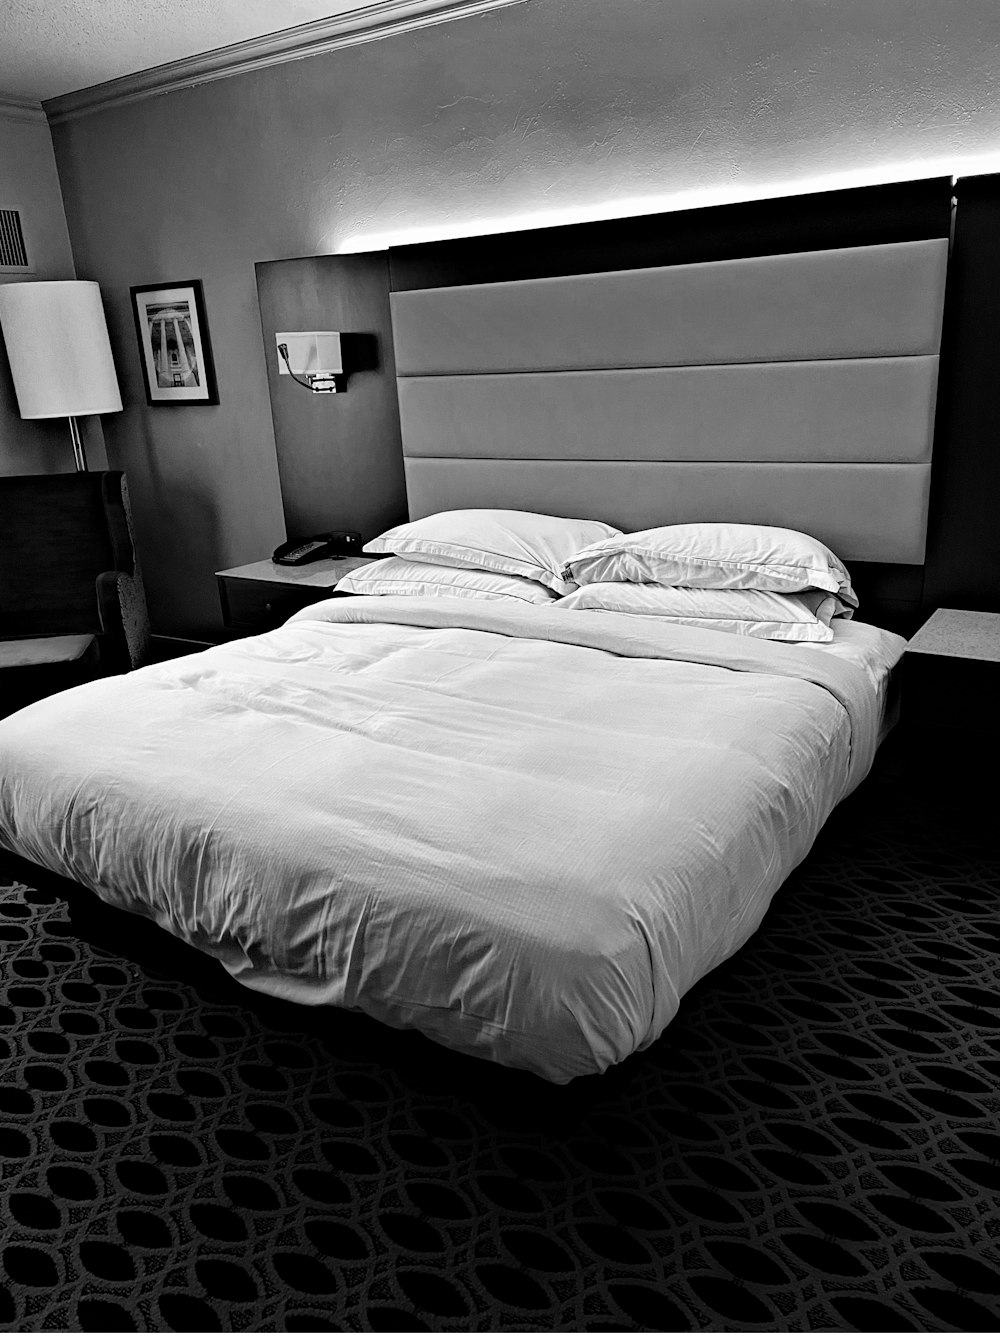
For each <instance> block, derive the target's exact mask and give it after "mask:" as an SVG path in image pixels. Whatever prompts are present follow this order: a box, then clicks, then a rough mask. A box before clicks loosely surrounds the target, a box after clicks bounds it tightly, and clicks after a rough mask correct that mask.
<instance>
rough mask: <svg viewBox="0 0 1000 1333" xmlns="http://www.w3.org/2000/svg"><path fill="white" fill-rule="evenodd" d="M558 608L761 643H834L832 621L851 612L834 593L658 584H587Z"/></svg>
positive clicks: (557, 604) (563, 599)
mask: <svg viewBox="0 0 1000 1333" xmlns="http://www.w3.org/2000/svg"><path fill="white" fill-rule="evenodd" d="M556 606H557V607H560V608H562V609H564V610H567V611H618V612H624V613H626V614H627V615H633V616H657V617H658V618H659V619H660V620H669V621H671V622H672V623H673V624H675V625H694V626H696V627H697V628H698V629H720V630H725V631H727V633H729V634H748V635H750V636H751V637H752V638H755V639H786V640H788V641H790V642H793V643H794V642H798V643H829V642H830V640H831V639H832V638H833V630H832V629H831V628H830V621H831V620H832V619H833V617H834V616H838V615H850V614H851V612H850V609H849V608H844V606H843V604H842V603H841V602H840V601H839V600H838V598H836V597H834V596H833V595H832V593H828V592H819V591H812V592H800V593H781V592H765V591H762V590H761V589H759V588H664V587H660V586H659V585H657V584H652V583H587V584H584V586H583V587H582V588H578V589H577V591H576V592H572V593H570V595H569V596H568V597H560V598H559V599H558V600H557V601H556Z"/></svg>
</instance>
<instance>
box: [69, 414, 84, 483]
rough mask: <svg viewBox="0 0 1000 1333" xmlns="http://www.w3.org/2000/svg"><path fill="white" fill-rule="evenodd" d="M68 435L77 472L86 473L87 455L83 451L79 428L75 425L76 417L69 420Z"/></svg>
mask: <svg viewBox="0 0 1000 1333" xmlns="http://www.w3.org/2000/svg"><path fill="white" fill-rule="evenodd" d="M69 434H70V439H71V440H72V441H73V457H74V458H75V459H76V470H77V472H86V471H87V455H86V454H85V453H84V451H83V440H82V439H81V437H80V427H79V425H78V424H77V420H76V417H70V418H69Z"/></svg>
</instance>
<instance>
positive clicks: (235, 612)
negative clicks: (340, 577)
mask: <svg viewBox="0 0 1000 1333" xmlns="http://www.w3.org/2000/svg"><path fill="white" fill-rule="evenodd" d="M219 588H220V589H221V591H222V605H223V614H224V618H225V621H226V624H227V625H232V626H233V627H234V628H236V627H238V628H246V629H255V630H260V631H262V630H266V629H274V628H275V627H276V626H278V625H280V624H282V623H283V622H284V621H286V620H287V619H288V617H289V616H290V615H293V614H294V613H295V612H296V611H301V610H302V608H303V607H304V606H311V605H312V603H313V602H321V601H323V599H324V598H326V597H332V596H333V591H332V590H331V589H327V588H314V587H309V586H302V587H290V586H289V585H288V584H285V583H264V582H260V583H256V582H254V581H253V580H252V579H227V578H221V579H220V580H219Z"/></svg>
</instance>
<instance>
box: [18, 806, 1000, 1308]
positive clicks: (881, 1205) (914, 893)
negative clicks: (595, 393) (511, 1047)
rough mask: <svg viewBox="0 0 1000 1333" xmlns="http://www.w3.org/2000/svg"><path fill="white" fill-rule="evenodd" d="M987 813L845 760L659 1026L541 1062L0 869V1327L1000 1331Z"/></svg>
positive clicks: (997, 1022) (999, 1073)
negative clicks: (840, 781)
mask: <svg viewBox="0 0 1000 1333" xmlns="http://www.w3.org/2000/svg"><path fill="white" fill-rule="evenodd" d="M983 830H984V825H982V824H981V823H977V822H976V821H973V820H969V821H967V822H963V816H961V815H960V814H955V813H947V812H942V811H941V810H939V809H936V808H935V807H934V806H932V805H924V804H915V803H913V802H911V801H909V800H908V799H907V798H906V796H905V794H904V792H903V791H902V790H896V789H888V788H886V787H885V786H884V785H883V786H879V785H878V784H876V783H869V784H866V785H865V787H864V788H862V791H861V792H860V793H858V794H857V795H856V796H855V797H853V798H852V799H851V800H850V801H849V802H847V803H845V805H843V806H841V807H840V809H839V810H838V811H837V812H836V813H835V814H834V816H833V818H832V819H831V821H830V822H829V823H828V825H827V827H826V829H825V830H824V832H823V834H822V835H821V837H820V840H819V842H818V843H817V845H816V847H815V848H814V850H813V852H812V854H811V855H810V857H809V859H808V860H807V861H806V862H805V863H804V865H803V866H802V867H800V869H799V871H798V872H797V873H796V874H795V875H794V876H793V878H792V879H791V880H790V881H789V883H788V884H787V885H786V886H785V887H784V889H783V890H782V891H781V892H780V894H779V895H778V897H777V898H776V899H775V902H774V904H773V906H772V909H771V911H770V913H769V915H768V917H767V919H766V921H765V923H764V925H763V927H762V929H761V930H760V931H759V932H758V934H757V935H756V936H755V937H754V938H753V940H752V941H751V942H750V943H749V944H748V945H747V946H746V947H745V948H744V949H743V950H742V951H741V952H740V953H739V954H738V955H737V956H736V957H735V958H734V959H732V960H730V962H729V963H727V964H726V965H724V966H723V967H722V968H719V969H718V970H717V971H716V972H714V973H713V974H712V975H711V976H710V977H708V978H706V980H705V981H703V982H702V983H701V984H700V985H699V986H698V987H697V988H696V989H695V990H694V991H693V992H692V993H691V994H690V995H689V996H688V997H687V998H686V1000H685V1002H684V1005H683V1008H682V1010H681V1013H680V1015H679V1017H678V1018H677V1019H676V1020H675V1022H674V1023H673V1024H672V1025H671V1026H670V1027H669V1029H668V1030H667V1032H666V1033H665V1034H664V1035H663V1037H662V1038H661V1040H660V1041H659V1042H658V1043H656V1045H655V1046H654V1047H653V1048H652V1049H651V1050H649V1051H647V1052H645V1053H643V1054H640V1055H638V1056H635V1057H633V1058H632V1059H630V1060H628V1061H627V1062H626V1063H625V1064H623V1065H622V1066H621V1067H619V1068H618V1069H615V1070H613V1071H611V1072H610V1073H608V1074H607V1075H604V1076H602V1077H599V1078H591V1079H586V1080H581V1081H578V1082H577V1083H575V1084H571V1085H569V1086H568V1087H567V1088H561V1089H560V1088H553V1087H550V1086H548V1085H546V1084H544V1083H542V1082H541V1081H540V1080H537V1079H535V1078H534V1077H532V1076H530V1075H526V1074H517V1073H512V1072H510V1071H505V1070H502V1069H497V1068H494V1067H493V1066H490V1065H487V1064H485V1063H482V1062H479V1061H475V1060H471V1059H467V1058H464V1057H460V1056H456V1055H453V1054H449V1053H448V1052H446V1051H443V1050H440V1049H439V1048H437V1047H435V1046H433V1045H432V1044H431V1043H429V1042H427V1041H425V1040H424V1039H423V1038H422V1037H419V1036H417V1035H415V1034H412V1033H410V1034H408V1033H394V1032H391V1031H387V1030H386V1029H384V1028H382V1027H380V1026H378V1025H377V1024H375V1023H373V1022H371V1021H370V1020H367V1019H365V1018H363V1017H359V1016H356V1015H349V1014H337V1013H333V1014H331V1013H324V1014H317V1013H316V1012H315V1011H303V1010H297V1009H292V1008H291V1007H289V1006H285V1005H282V1004H279V1003H276V1002H267V1001H263V1000H258V999H256V998H255V997H253V996H252V995H250V994H249V993H247V992H245V991H243V990H242V989H240V988H238V987H236V986H235V985H234V984H232V983H229V982H228V980H227V979H225V978H224V977H223V976H222V975H221V973H219V972H218V971H217V970H215V966H214V964H206V965H204V966H201V965H200V964H199V965H198V966H195V965H194V964H193V963H192V962H191V958H192V956H191V955H189V954H188V952H187V951H186V950H183V949H181V948H180V946H175V945H174V944H173V943H172V941H170V940H169V939H168V938H166V937H165V936H163V934H162V933H161V932H159V931H156V930H155V928H153V927H148V926H145V925H143V923H141V922H138V921H133V920H132V919H131V918H126V917H123V916H122V914H118V913H114V912H111V911H110V910H109V909H102V910H96V909H94V908H92V907H91V906H90V905H89V903H88V902H86V895H80V896H78V897H71V900H70V904H69V906H68V907H67V903H66V902H65V901H64V900H63V899H62V898H61V897H60V896H58V894H57V893H55V892H53V891H51V890H47V889H46V890H41V891H40V890H38V889H26V888H22V887H18V886H17V885H10V886H9V887H6V888H2V889H0V964H2V972H0V978H2V980H0V1058H2V1063H0V1069H2V1083H0V1171H2V1198H0V1229H2V1237H0V1267H2V1271H0V1280H2V1281H3V1283H4V1284H5V1285H4V1286H3V1287H2V1288H0V1324H2V1325H3V1326H5V1327H11V1328H15V1329H19V1330H36V1329H107V1330H110V1329H176V1330H202V1329H261V1330H264V1329H279V1330H280V1329H288V1330H294V1329H399V1330H404V1329H462V1330H464V1329H470V1330H471V1329H593V1330H598V1329H622V1330H630V1329H663V1330H666V1329H713V1330H715V1329H718V1330H729V1329H739V1330H743V1329H761V1330H766V1329H782V1330H785V1329H787V1330H792V1329H870V1330H893V1329H928V1330H929V1329H933V1330H937V1329H960V1330H972V1329H995V1328H997V1327H1000V1126H998V1124H997V1118H998V1113H1000V980H998V978H997V968H998V962H1000V915H998V911H997V909H998V905H1000V865H998V859H997V854H996V848H995V846H994V845H993V844H992V843H991V842H990V841H989V840H988V838H987V836H986V833H985V832H984V831H983ZM180 978H183V979H180Z"/></svg>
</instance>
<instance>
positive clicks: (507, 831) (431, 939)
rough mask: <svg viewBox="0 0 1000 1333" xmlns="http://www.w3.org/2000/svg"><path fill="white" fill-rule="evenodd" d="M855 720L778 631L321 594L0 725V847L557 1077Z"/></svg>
mask: <svg viewBox="0 0 1000 1333" xmlns="http://www.w3.org/2000/svg"><path fill="white" fill-rule="evenodd" d="M878 722H879V715H878V704H877V692H876V689H875V688H874V686H873V684H872V681H871V679H870V678H869V676H868V675H867V674H866V673H865V672H864V671H862V670H861V669H859V668H858V667H857V666H856V665H853V664H852V663H851V662H849V661H844V660H838V659H837V658H836V657H835V656H832V655H827V654H822V653H819V652H811V653H810V652H803V651H802V648H801V645H798V644H793V645H788V644H779V643H771V642H768V641H764V640H750V639H746V638H742V637H738V636H735V635H727V634H722V633H719V632H717V631H712V630H701V629H688V628H682V627H678V626H672V625H667V624H663V623H657V622H655V621H652V620H651V619H650V618H648V617H633V616H613V615H610V614H607V613H600V612H585V611H578V612H573V613H572V614H570V613H568V612H566V611H559V610H549V609H546V608H539V607H535V606H524V607H522V606H519V605H501V604H496V603H484V602H473V601H470V600H463V599H459V598H434V599H423V598H420V599H414V598H394V597H383V598H353V599H337V600H332V601H328V602H322V603H319V604H318V605H315V606H312V607H309V608H307V609H306V610H305V611H302V612H299V613H298V614H297V615H296V616H294V617H293V618H292V620H291V621H290V622H288V623H287V624H286V625H285V626H283V627H282V628H280V629H278V630H275V631H273V632H272V633H269V634H264V635H261V636H259V637H256V638H249V639H242V640H239V641H237V642H234V643H229V644H225V645H223V646H220V647H217V648H213V649H210V650H208V651H206V652H203V653H199V654H197V655H195V656H192V657H187V658H180V659H178V660H175V661H172V662H168V663H165V664H162V665H159V666H154V667H148V668H146V669H144V670H141V671H138V672H134V673H132V674H131V675H128V676H124V677H116V678H112V679H108V680H103V681H98V682H95V683H92V684H89V685H84V686H81V687H79V688H77V689H74V690H69V691H67V692H65V693H63V694H59V695H56V696H54V697H52V698H50V699H47V700H44V701H43V702H41V703H38V704H35V705H33V706H32V707H30V708H27V709H24V710H23V711H21V712H20V713H16V714H14V715H13V716H11V717H9V718H7V719H6V720H4V721H2V722H0V845H3V846H4V847H6V848H8V849H9V850H11V851H13V852H16V853H18V854H19V855H21V856H23V857H26V858H28V859H29V860H31V861H33V862H36V863H38V864H39V865H43V866H46V867H48V868H49V869H51V870H53V871H56V872H57V873H59V874H61V875H65V876H67V877H69V878H70V879H73V880H76V881H78V882H79V883H81V884H83V885H86V886H88V887H89V888H90V889H92V890H93V891H94V892H95V893H97V894H98V895H99V896H100V897H101V898H103V899H105V900H106V901H107V902H109V903H113V904H116V905H117V906H120V907H123V908H127V909H129V910H131V911H134V912H139V913H142V914H144V915H146V916H149V917H152V918H153V919H154V920H155V921H157V922H158V923H159V924H160V925H161V926H163V927H164V928H165V929H167V930H169V931H171V932H172V933H173V934H175V935H177V936H179V937H180V938H182V939H184V940H186V941H188V942H189V943H191V944H193V945H195V946H197V947H198V948H199V949H201V950H204V951H205V952H207V953H209V954H212V955H214V956H215V957H216V958H218V959H219V960H220V961H221V962H222V963H223V964H224V966H225V967H226V968H227V969H228V970H229V971H230V972H231V973H232V975H233V976H235V977H236V978H237V979H238V980H239V981H241V982H243V983H244V984H245V985H247V986H249V987H252V988H254V989H257V990H260V991H266V992H269V993H272V994H276V995H280V996H284V997H286V998H289V999H292V1000H295V1001H299V1002H302V1003H306V1004H333V1005H340V1006H346V1007H349V1008H356V1009H361V1010H363V1011H365V1012H366V1013H368V1014H371V1015H373V1016H374V1017H375V1018H377V1019H380V1020H381V1021H383V1022H385V1023H388V1024H392V1025H394V1026H399V1027H416V1028H419V1029H421V1030H422V1031H423V1032H425V1033H426V1034H427V1035H428V1036H430V1037H432V1038H433V1039H434V1040H436V1041H439V1042H442V1043H444V1044H445V1045H448V1046H451V1047H455V1048H457V1049H459V1050H462V1051H467V1052H470V1053H472V1054H475V1055H479V1056H484V1057H487V1058H489V1059H493V1060H497V1061H500V1062H501V1063H504V1064H508V1065H513V1066H519V1067H522V1068H525V1069H529V1070H533V1071H534V1072H535V1073H537V1074H540V1075H542V1076H543V1077H545V1078H547V1079H550V1080H553V1081H555V1082H559V1083H561V1082H566V1081H568V1080H569V1079H572V1078H574V1077H576V1076H577V1075H580V1074H588V1073H594V1072H597V1071H599V1070H603V1069H605V1068H607V1067H608V1066H609V1065H611V1064H614V1063H615V1062H617V1061H619V1060H622V1059H624V1058H625V1057H626V1056H627V1055H629V1054H630V1053H631V1052H633V1051H635V1050H639V1049H642V1048H643V1047H645V1046H648V1045H649V1044H650V1043H651V1042H652V1041H654V1040H655V1039H656V1037H657V1036H658V1035H659V1034H660V1033H661V1032H662V1031H663V1028H664V1027H665V1026H666V1024H667V1023H669V1021H670V1019H671V1018H672V1017H673V1015H674V1013H675V1012H676V1010H677V1007H678V1003H679V1000H680V997H681V996H682V995H683V994H684V992H685V991H686V990H688V988H689V987H690V986H691V985H693V983H694V982H695V981H697V980H698V978H699V977H701V976H703V975H704V974H705V973H706V972H707V971H709V969H711V968H712V967H714V966H716V964H718V963H719V962H721V961H722V960H723V959H724V958H726V957H727V956H728V955H730V954H731V953H732V952H733V951H734V950H735V949H736V948H738V947H739V945H740V944H741V943H743V941H744V940H746V938H747V937H748V936H749V935H750V934H751V933H752V932H753V930H754V929H755V928H756V926H757V925H758V923H759V922H760V920H761V917H762V916H763V914H764V912H765V910H766V908H767V905H768V903H769V901H770V899H771V897H772V895H773V894H774V892H775V890H776V889H777V888H778V887H779V885H780V884H781V883H782V881H783V880H784V879H785V877H786V876H787V875H788V873H789V871H790V870H791V869H792V868H793V867H794V866H795V865H796V864H797V863H798V862H799V861H800V860H801V859H802V857H803V856H804V855H805V854H806V852H807V851H808V849H809V847H810V846H811V844H812V842H813V839H814V838H815V836H816V833H817V832H818V830H819V828H820V827H821V825H822V824H823V822H824V820H825V819H826V817H827V815H828V814H829V813H830V811H831V809H832V808H833V806H834V805H835V804H836V803H837V801H839V800H840V799H841V798H842V797H843V796H844V795H845V794H846V793H847V792H848V791H849V790H850V789H851V788H852V787H853V786H855V785H856V784H857V783H858V782H859V781H860V780H861V778H862V777H863V776H864V774H865V772H866V771H867V769H868V767H869V765H870V762H871V759H872V755H873V753H874V749H875V743H876V733H877V727H878Z"/></svg>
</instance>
